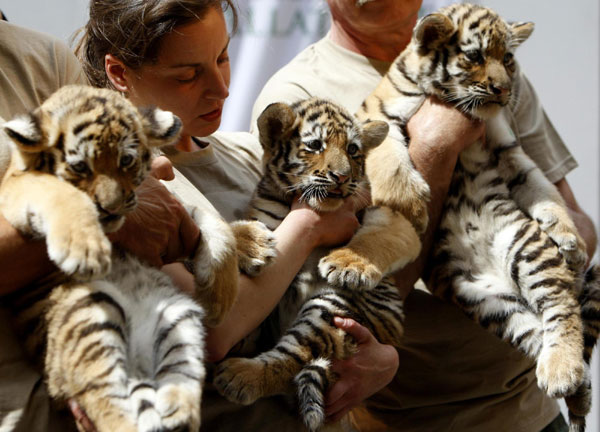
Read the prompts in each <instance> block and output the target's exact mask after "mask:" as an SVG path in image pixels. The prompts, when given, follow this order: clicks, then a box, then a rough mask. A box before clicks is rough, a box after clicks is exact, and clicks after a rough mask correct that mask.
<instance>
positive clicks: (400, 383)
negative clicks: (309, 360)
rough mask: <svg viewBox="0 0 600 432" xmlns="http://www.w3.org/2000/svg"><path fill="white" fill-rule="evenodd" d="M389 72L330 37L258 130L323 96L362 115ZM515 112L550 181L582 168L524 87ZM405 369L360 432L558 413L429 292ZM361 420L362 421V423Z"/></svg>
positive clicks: (283, 84) (375, 400) (504, 425)
mask: <svg viewBox="0 0 600 432" xmlns="http://www.w3.org/2000/svg"><path fill="white" fill-rule="evenodd" d="M388 67H389V63H388V64H386V63H382V62H377V61H372V60H369V59H366V58H365V57H363V56H360V55H358V54H356V53H353V52H351V51H348V50H346V49H344V48H342V47H340V46H338V45H336V44H334V43H333V42H332V41H331V40H330V39H329V37H328V36H326V37H325V38H324V39H322V40H321V41H319V42H317V43H315V44H313V45H311V46H309V47H308V48H306V49H305V50H304V51H303V52H301V53H300V54H299V55H298V56H296V57H295V58H294V59H293V60H292V61H291V62H290V63H289V64H288V65H286V66H285V67H283V68H282V69H281V70H280V71H278V72H277V73H276V74H275V75H273V77H272V78H271V79H270V80H269V81H268V82H267V84H266V85H265V88H264V89H263V90H262V92H261V93H260V95H259V97H258V99H257V101H256V103H255V105H254V109H253V117H252V122H251V124H252V125H254V124H255V122H256V118H257V117H258V115H260V113H261V112H262V110H263V109H264V108H265V107H266V106H267V105H268V104H270V103H273V102H278V101H284V102H293V101H296V100H298V99H302V98H306V97H310V96H320V97H326V98H329V99H331V100H334V101H336V102H338V103H341V104H343V105H344V106H346V108H347V109H349V110H351V111H356V109H357V108H358V107H359V106H360V104H361V103H362V101H363V99H365V98H366V97H367V96H368V95H369V94H370V93H371V91H372V90H373V89H374V88H375V87H376V86H377V84H378V83H379V81H380V79H381V75H382V74H383V73H384V72H385V70H387V68H388ZM519 87H520V88H519V91H520V94H521V96H520V98H519V103H518V104H517V105H516V107H515V108H514V109H513V110H512V111H509V110H508V109H506V110H505V111H504V112H503V115H504V116H505V117H506V119H507V120H508V123H509V124H510V125H511V128H512V131H513V133H514V135H515V136H516V137H517V139H518V140H519V141H520V143H521V144H522V145H523V148H524V149H525V151H526V152H527V153H528V154H529V155H530V156H531V157H532V158H533V159H534V160H535V161H536V163H537V164H538V165H539V166H540V168H541V169H542V170H543V171H544V173H545V174H546V176H547V177H548V178H549V179H550V180H551V181H553V182H556V181H558V180H560V179H561V178H563V177H564V176H565V174H567V172H569V171H570V170H571V169H573V168H574V167H575V166H576V163H575V161H574V159H573V157H572V156H571V154H570V153H569V152H568V150H567V149H566V147H565V145H564V143H563V142H562V140H561V139H560V137H559V136H558V135H557V133H556V131H555V130H554V128H553V126H552V125H551V124H550V122H549V121H548V119H547V117H546V115H545V113H544V111H543V109H542V107H541V105H540V102H539V100H538V98H537V96H536V94H535V92H534V90H533V88H532V87H531V85H530V84H529V82H528V81H527V79H526V78H525V77H524V76H523V75H521V76H520V79H519ZM405 307H406V323H405V336H404V343H403V346H402V347H401V348H400V349H399V350H398V351H399V356H400V367H399V369H398V374H397V375H396V377H395V379H394V381H393V382H392V383H391V384H390V385H389V386H388V387H387V388H385V389H384V390H383V391H381V392H379V393H378V394H376V395H375V396H373V397H372V398H370V399H369V400H368V401H367V403H366V405H367V407H368V411H365V410H364V409H360V410H358V411H357V416H356V417H357V418H362V419H365V418H369V417H370V420H369V421H363V422H362V423H361V424H360V425H361V430H382V431H390V430H398V431H419V432H422V431H444V432H448V431H457V432H458V431H460V432H470V431H472V432H480V431H512V432H532V431H539V430H541V429H542V428H544V427H545V426H546V425H547V424H549V423H550V422H551V421H552V419H553V418H554V417H556V416H557V415H558V413H559V408H558V405H557V403H556V401H554V400H553V399H550V398H549V397H547V396H546V395H545V394H544V393H543V392H542V391H540V390H539V389H538V387H537V384H536V378H535V367H534V364H533V363H532V362H531V361H530V360H528V359H526V358H525V357H524V356H522V355H521V354H520V353H519V352H517V351H516V350H514V349H513V348H511V347H510V346H509V345H508V344H507V343H505V342H502V341H501V340H500V339H498V338H497V337H496V336H494V335H492V334H490V333H488V332H487V331H485V330H484V329H482V328H481V327H479V326H478V325H477V324H475V323H474V322H472V321H471V320H469V319H468V318H467V317H466V316H465V315H464V314H463V313H462V312H461V311H460V310H459V309H458V308H456V307H455V306H454V305H452V304H448V303H444V302H442V301H441V300H439V299H437V298H435V297H433V296H432V295H430V294H429V293H428V292H426V291H423V290H413V292H412V293H411V294H410V295H409V296H408V298H407V300H406V305H405ZM358 414H360V415H358Z"/></svg>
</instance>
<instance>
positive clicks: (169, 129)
mask: <svg viewBox="0 0 600 432" xmlns="http://www.w3.org/2000/svg"><path fill="white" fill-rule="evenodd" d="M3 130H4V132H6V134H7V136H8V139H9V140H10V142H11V144H12V147H13V151H12V160H11V165H10V167H9V169H8V171H7V173H6V175H5V177H4V179H3V181H2V183H1V185H0V211H1V212H2V214H3V215H4V216H5V217H6V219H7V220H8V221H9V222H10V223H11V224H12V225H13V226H14V227H15V228H16V229H18V230H19V231H20V232H21V233H23V234H25V235H27V236H30V237H36V238H45V241H46V245H47V251H48V256H49V257H50V259H51V260H52V261H53V262H54V263H55V264H56V266H57V267H58V268H59V269H60V270H61V272H56V274H54V275H52V276H50V277H49V278H47V280H45V281H43V282H40V283H39V284H36V286H35V287H31V288H30V289H28V290H23V291H25V292H17V293H15V294H13V295H12V296H11V298H5V299H3V300H5V301H7V302H10V303H9V304H11V309H12V310H13V311H14V312H15V315H16V316H15V320H16V323H17V328H18V329H19V330H20V331H21V332H22V333H23V334H24V337H25V341H26V346H27V348H28V351H29V352H30V353H31V354H32V355H33V356H34V357H35V358H37V359H38V360H39V361H40V363H43V369H44V373H45V375H46V381H47V384H48V391H49V394H50V395H51V396H52V397H53V398H55V399H56V400H58V401H66V400H68V399H74V400H76V401H77V402H78V403H79V405H80V406H81V407H82V408H83V410H84V411H85V412H86V414H87V416H88V417H89V418H90V420H91V421H92V422H93V423H94V424H95V426H96V429H97V430H98V431H100V432H102V431H111V432H112V431H126V432H127V431H156V430H190V431H193V430H198V429H199V427H200V400H201V395H202V385H203V380H204V377H205V369H204V364H203V357H204V353H203V350H204V326H203V321H204V322H205V323H206V324H215V323H217V322H219V321H220V320H221V319H222V317H223V315H224V314H225V313H226V312H227V311H228V309H229V307H230V306H231V304H232V302H233V300H234V299H235V296H236V290H237V276H238V260H237V253H238V251H236V242H235V237H234V234H233V233H232V230H231V229H230V228H229V226H228V225H227V224H225V223H224V222H223V221H221V220H220V219H219V218H218V217H215V216H213V215H211V214H207V212H201V211H199V209H192V210H194V211H193V212H192V213H191V215H192V217H193V219H194V221H195V222H196V223H197V224H198V226H199V228H200V231H201V238H200V241H199V245H198V249H197V251H196V254H195V256H194V257H193V259H192V266H193V268H194V270H195V278H196V284H197V286H196V288H197V292H196V293H195V297H196V299H197V300H199V301H200V303H203V304H204V308H203V307H201V306H200V305H199V304H198V303H196V302H195V301H194V300H193V299H192V298H191V297H189V296H187V295H184V294H182V293H180V292H179V291H177V289H176V288H175V287H174V285H173V283H172V281H171V279H170V278H169V277H168V276H167V275H166V274H164V273H162V272H160V271H159V270H157V269H154V268H152V267H150V266H147V265H144V264H143V263H141V262H140V261H139V260H138V259H137V258H135V257H134V256H132V255H129V254H127V253H125V252H124V251H122V250H118V249H117V248H112V247H111V243H110V242H109V241H108V239H107V237H106V234H105V233H108V232H113V231H115V230H117V229H118V228H119V227H120V226H121V225H122V223H123V220H124V218H125V216H126V214H127V213H128V212H130V211H131V210H133V209H134V208H135V207H136V203H137V198H136V192H135V189H136V187H137V186H139V185H140V184H141V183H142V181H143V180H144V178H145V176H146V175H147V174H148V172H149V169H150V164H151V152H152V151H153V148H155V147H157V146H161V145H165V144H169V143H171V142H174V141H175V140H176V139H177V138H178V137H179V132H180V130H181V121H180V120H179V119H178V118H177V117H176V116H174V115H173V114H171V113H169V112H165V111H161V110H159V109H146V110H138V109H136V108H135V107H134V106H133V105H132V104H131V103H130V102H129V101H128V100H127V99H125V98H124V97H122V96H121V95H119V94H118V93H117V92H114V91H110V90H105V89H95V88H92V87H83V86H67V87H63V88H62V89H60V90H58V91H57V92H56V93H54V94H53V95H52V96H51V97H50V98H49V99H48V100H47V101H46V102H44V104H42V106H41V107H39V108H38V109H36V110H34V111H32V112H31V113H30V114H28V115H25V116H22V117H17V118H16V119H14V120H11V121H9V122H7V123H5V124H4V125H3ZM142 187H146V186H142ZM255 224H256V223H254V222H252V223H251V224H249V225H248V226H249V230H250V231H252V230H253V229H254V226H255ZM238 230H241V231H244V228H243V226H240V227H238ZM247 231H248V229H247V230H246V234H248V232H247ZM259 231H260V230H259ZM263 231H266V232H269V231H268V230H266V228H264V229H263ZM269 233H270V232H269ZM259 234H264V233H261V232H259ZM265 238H266V239H267V240H268V236H267V237H265ZM245 244H246V246H254V245H251V244H248V242H246V243H245ZM111 249H113V250H111ZM240 249H242V250H241V251H239V253H242V254H243V253H244V250H243V249H244V245H242V246H241V248H240ZM246 249H248V247H246ZM272 249H273V247H272V245H265V248H264V249H263V250H262V252H265V250H267V251H270V250H272ZM263 255H264V254H263ZM266 255H268V254H266ZM246 258H249V259H247V260H246V261H248V262H252V264H253V265H254V266H256V265H257V262H258V261H256V260H254V261H253V260H252V257H246Z"/></svg>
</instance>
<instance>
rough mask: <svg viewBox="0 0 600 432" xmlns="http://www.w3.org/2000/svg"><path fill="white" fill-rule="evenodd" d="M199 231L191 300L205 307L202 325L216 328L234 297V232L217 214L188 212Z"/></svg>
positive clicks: (193, 261) (235, 289) (236, 286)
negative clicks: (194, 299) (192, 298)
mask: <svg viewBox="0 0 600 432" xmlns="http://www.w3.org/2000/svg"><path fill="white" fill-rule="evenodd" d="M188 211H189V212H190V215H191V217H192V219H194V221H195V222H196V224H197V225H198V228H199V229H200V240H199V242H198V248H197V249H196V253H195V254H194V257H193V259H192V261H191V266H192V273H193V274H194V279H195V285H196V287H195V293H194V297H195V298H196V300H198V302H200V304H201V305H202V306H203V307H204V310H205V312H206V317H205V324H206V325H207V326H209V327H214V326H216V325H218V324H219V323H220V322H221V321H222V320H223V318H225V315H226V314H227V312H229V310H230V309H231V306H232V305H233V302H234V301H235V298H236V296H237V290H238V279H239V267H238V258H237V250H236V241H235V237H234V235H233V230H232V229H231V227H230V226H229V224H227V223H226V222H225V221H224V220H223V219H222V218H221V217H220V216H219V215H218V214H216V212H213V211H207V210H204V211H201V210H200V209H199V208H196V207H195V208H192V209H191V210H188Z"/></svg>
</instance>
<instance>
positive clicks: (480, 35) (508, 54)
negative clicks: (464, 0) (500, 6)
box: [406, 4, 534, 119]
mask: <svg viewBox="0 0 600 432" xmlns="http://www.w3.org/2000/svg"><path fill="white" fill-rule="evenodd" d="M533 27H534V25H533V23H513V24H508V23H506V22H505V21H504V20H503V19H502V18H500V17H499V16H498V15H497V14H496V13H495V12H494V11H492V10H490V9H487V8H484V7H481V6H476V5H470V4H456V5H453V6H449V7H447V8H443V9H441V10H440V11H439V12H438V13H433V14H431V15H427V16H426V17H424V18H422V19H421V20H420V21H419V22H418V23H417V25H416V27H415V29H414V31H413V37H412V40H411V43H410V45H409V47H408V48H407V50H409V52H410V54H408V55H407V57H406V61H407V62H410V63H413V64H412V65H411V66H412V67H410V69H411V70H418V71H419V72H418V73H417V76H414V78H415V81H417V82H419V83H420V84H421V85H422V86H423V87H424V91H425V92H426V93H427V94H433V95H436V96H438V97H439V98H440V99H442V100H445V101H447V102H449V103H451V104H452V105H455V106H457V107H458V108H460V109H462V110H463V111H464V112H466V113H468V114H471V115H473V116H475V117H477V118H482V119H486V118H490V117H492V116H494V115H495V114H496V113H497V112H498V111H499V110H500V108H501V107H503V106H505V105H507V104H508V103H510V100H511V96H512V87H513V77H514V75H515V72H516V64H515V60H514V51H515V49H516V48H517V47H518V46H519V45H520V44H521V43H522V42H524V41H525V40H526V39H527V38H528V37H529V35H530V34H531V32H532V31H533ZM414 63H417V64H414Z"/></svg>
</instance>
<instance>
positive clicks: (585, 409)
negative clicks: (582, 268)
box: [565, 265, 600, 432]
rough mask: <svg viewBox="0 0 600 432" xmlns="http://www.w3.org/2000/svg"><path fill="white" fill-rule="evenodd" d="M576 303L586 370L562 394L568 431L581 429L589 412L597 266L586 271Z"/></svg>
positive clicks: (598, 313)
mask: <svg viewBox="0 0 600 432" xmlns="http://www.w3.org/2000/svg"><path fill="white" fill-rule="evenodd" d="M579 303H580V305H581V319H582V321H583V343H584V347H583V349H584V351H583V358H584V360H585V363H586V365H587V370H586V376H585V379H584V381H583V383H582V384H581V386H579V388H578V389H577V391H576V392H575V393H574V394H572V395H570V396H567V397H565V402H566V404H567V408H568V411H569V432H583V431H585V426H586V425H585V417H586V415H587V414H588V413H589V412H590V409H591V405H592V383H591V376H590V369H589V365H590V363H591V361H592V352H593V350H594V347H595V346H596V342H597V341H598V335H599V334H600V265H593V266H592V267H590V268H589V269H588V271H587V272H586V274H585V279H584V282H583V289H582V292H581V295H580V296H579Z"/></svg>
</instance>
